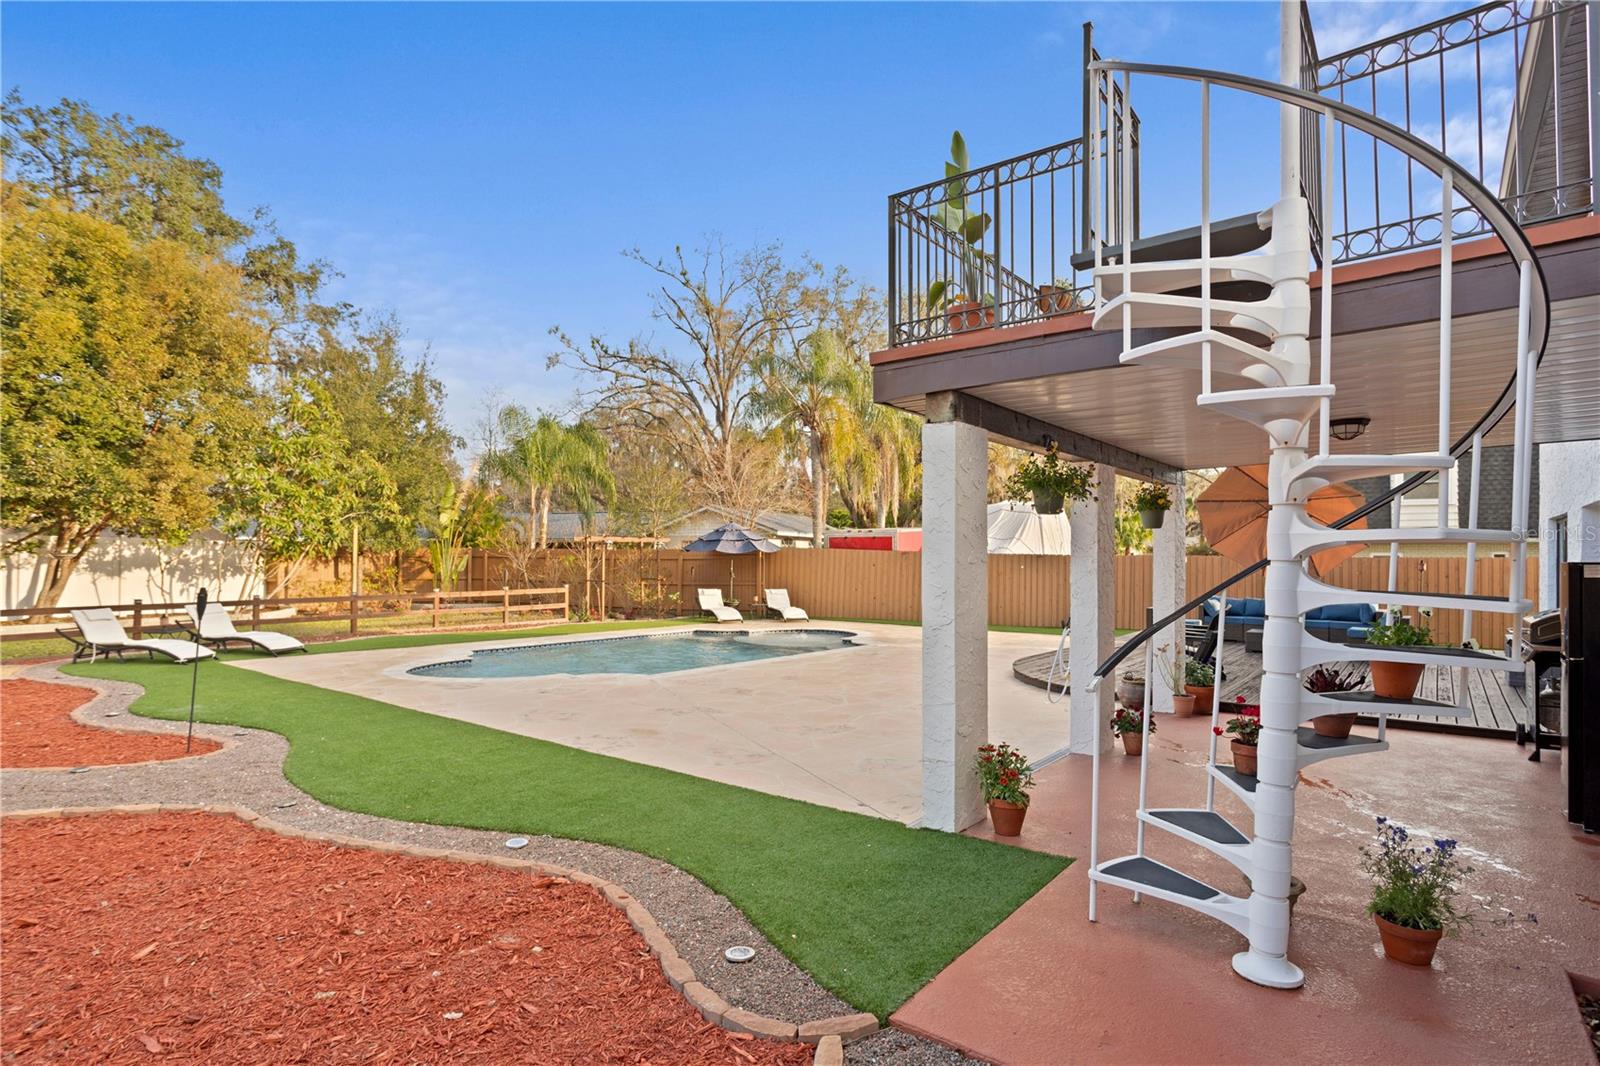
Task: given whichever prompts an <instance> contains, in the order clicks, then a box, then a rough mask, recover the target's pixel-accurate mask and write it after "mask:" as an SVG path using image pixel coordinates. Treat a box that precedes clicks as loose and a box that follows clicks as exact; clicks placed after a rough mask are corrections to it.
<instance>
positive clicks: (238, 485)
mask: <svg viewBox="0 0 1600 1066" xmlns="http://www.w3.org/2000/svg"><path fill="white" fill-rule="evenodd" d="M223 501H224V512H223V514H224V528H225V529H226V530H227V531H228V532H230V533H233V534H235V535H237V536H241V537H247V538H249V539H250V540H251V542H252V544H253V545H254V549H255V552H256V556H257V559H258V561H259V562H260V563H262V564H276V565H277V567H278V575H277V581H276V582H275V583H274V586H273V587H272V588H271V589H270V590H269V591H268V595H269V596H275V595H277V594H278V593H279V592H281V591H282V590H283V588H284V587H285V586H287V585H288V583H289V582H290V581H291V580H292V579H293V578H294V576H295V574H296V573H298V572H299V570H300V568H301V567H302V566H303V565H304V564H305V562H306V561H307V560H308V559H326V558H329V557H331V556H332V555H334V554H335V553H337V552H338V551H339V550H340V549H341V548H342V547H344V546H345V545H346V544H348V543H350V540H351V533H352V530H353V527H354V526H355V524H356V523H357V522H360V523H362V524H363V525H367V524H369V523H370V524H373V525H382V524H383V523H384V522H388V521H393V519H394V517H395V513H396V510H397V507H396V503H395V489H394V482H393V480H392V479H391V478H390V477H389V475H388V472H387V471H386V470H384V469H383V467H382V466H381V465H379V464H378V463H377V462H376V461H374V460H373V459H372V457H371V456H369V455H367V454H365V453H364V452H360V451H355V450H352V449H351V447H350V442H349V440H348V439H347V438H346V437H345V435H344V432H343V428H342V427H341V426H340V424H339V419H338V416H337V414H336V413H335V412H334V410H333V407H332V405H331V404H329V403H328V401H327V397H326V396H325V395H324V394H323V392H322V389H321V387H320V386H318V385H317V384H315V383H314V382H308V381H296V380H289V381H286V382H284V383H283V385H282V387H280V388H279V389H278V391H277V394H276V395H275V397H274V398H273V405H272V410H271V413H270V416H269V417H268V418H267V420H266V424H265V426H264V427H263V429H262V430H261V431H260V432H258V433H257V434H256V435H255V437H254V443H253V447H252V448H250V449H248V450H247V451H245V452H244V453H243V454H242V455H241V457H240V461H239V462H238V463H237V465H236V466H235V468H234V469H233V470H232V471H231V472H230V473H229V476H228V478H227V481H226V482H225V485H224V489H223Z"/></svg>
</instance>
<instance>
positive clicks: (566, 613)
mask: <svg viewBox="0 0 1600 1066" xmlns="http://www.w3.org/2000/svg"><path fill="white" fill-rule="evenodd" d="M568 592H569V590H568V588H567V586H565V585H562V586H561V620H562V621H563V622H570V621H572V604H571V603H570V602H569V597H568Z"/></svg>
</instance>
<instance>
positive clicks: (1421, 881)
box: [1361, 817, 1472, 933]
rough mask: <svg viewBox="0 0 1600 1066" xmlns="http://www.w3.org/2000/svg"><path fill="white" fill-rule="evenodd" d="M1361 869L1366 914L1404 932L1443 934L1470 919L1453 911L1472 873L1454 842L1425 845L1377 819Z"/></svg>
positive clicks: (1403, 829) (1395, 824)
mask: <svg viewBox="0 0 1600 1066" xmlns="http://www.w3.org/2000/svg"><path fill="white" fill-rule="evenodd" d="M1361 868H1362V869H1363V870H1365V871H1366V872H1367V874H1368V875H1370V876H1371V878H1372V902H1370V903H1368V904H1367V913H1368V914H1373V915H1377V916H1378V917H1380V918H1384V919H1387V920H1388V921H1391V922H1393V923H1395V924H1396V925H1403V926H1405V927H1406V928H1408V929H1426V930H1432V929H1440V930H1443V931H1444V932H1446V933H1453V932H1455V931H1457V930H1458V929H1459V928H1460V927H1461V926H1463V925H1465V924H1466V923H1467V922H1468V921H1470V920H1471V916H1470V915H1467V914H1465V913H1463V912H1462V911H1461V910H1460V909H1459V908H1458V907H1457V905H1456V895H1457V893H1458V892H1459V891H1460V884H1461V880H1462V879H1463V878H1464V877H1466V875H1467V874H1470V873H1471V872H1472V868H1471V867H1470V866H1467V865H1466V864H1465V863H1464V862H1462V860H1461V854H1460V848H1459V846H1458V845H1457V843H1456V842H1455V841H1454V840H1446V839H1439V840H1434V841H1433V842H1432V843H1431V844H1429V843H1427V842H1426V841H1423V840H1419V839H1416V838H1414V837H1412V835H1411V834H1410V832H1408V831H1407V830H1406V827H1405V826H1403V825H1400V824H1399V823H1398V822H1392V821H1390V820H1389V819H1387V818H1382V817H1380V818H1379V819H1378V841H1377V844H1376V846H1373V847H1364V848H1362V849H1361Z"/></svg>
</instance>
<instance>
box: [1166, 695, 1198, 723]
mask: <svg viewBox="0 0 1600 1066" xmlns="http://www.w3.org/2000/svg"><path fill="white" fill-rule="evenodd" d="M1194 708H1195V698H1194V697H1193V696H1191V695H1189V694H1188V693H1187V692H1184V693H1174V694H1173V696H1172V714H1173V716H1174V717H1177V718H1188V717H1190V716H1191V715H1193V714H1194Z"/></svg>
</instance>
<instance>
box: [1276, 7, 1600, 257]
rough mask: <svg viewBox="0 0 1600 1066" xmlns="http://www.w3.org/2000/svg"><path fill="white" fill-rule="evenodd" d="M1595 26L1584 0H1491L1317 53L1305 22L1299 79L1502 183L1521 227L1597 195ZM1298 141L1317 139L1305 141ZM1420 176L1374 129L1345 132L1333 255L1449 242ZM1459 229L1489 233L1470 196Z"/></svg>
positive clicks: (1461, 233) (1575, 208)
mask: <svg viewBox="0 0 1600 1066" xmlns="http://www.w3.org/2000/svg"><path fill="white" fill-rule="evenodd" d="M1594 23H1595V16H1594V13H1593V12H1592V11H1586V5H1585V4H1583V3H1582V2H1581V0H1555V2H1550V0H1494V2H1491V3H1487V4H1483V5H1481V6H1479V7H1475V8H1472V9H1471V10H1468V11H1462V12H1460V13H1458V14H1455V15H1451V16H1448V17H1446V18H1442V19H1438V20H1436V21H1434V22H1430V23H1427V24H1426V25H1423V26H1418V27H1415V28H1414V29H1409V30H1405V31H1404V32H1401V33H1397V34H1394V35H1392V36H1389V37H1384V38H1382V39H1380V40H1376V41H1372V42H1370V43H1368V44H1364V45H1361V46H1360V47H1358V48H1352V49H1349V50H1348V51H1344V52H1340V53H1339V54H1337V55H1332V56H1326V57H1321V58H1319V57H1318V56H1317V54H1316V46H1315V43H1314V41H1313V40H1312V39H1311V38H1310V36H1309V23H1307V29H1308V33H1307V38H1306V51H1305V54H1304V56H1303V70H1302V88H1306V89H1309V90H1312V91H1315V92H1318V93H1321V94H1322V95H1325V96H1329V97H1332V98H1334V99H1337V100H1339V101H1341V102H1343V103H1348V104H1351V105H1352V106H1355V107H1359V108H1361V109H1362V110H1364V111H1368V112H1370V113H1371V114H1374V115H1377V116H1378V117H1380V118H1383V119H1386V120H1387V121H1389V122H1392V123H1393V124H1395V125H1397V126H1399V127H1401V128H1402V129H1404V130H1405V131H1406V132H1407V133H1411V134H1414V135H1416V136H1417V137H1420V138H1421V139H1423V140H1425V141H1427V142H1429V143H1430V144H1432V145H1434V146H1435V147H1437V148H1438V149H1439V150H1440V151H1442V152H1444V153H1445V154H1446V155H1448V156H1450V157H1451V158H1452V159H1454V160H1455V161H1456V162H1458V163H1459V164H1461V165H1462V166H1463V167H1464V168H1465V169H1467V170H1470V171H1471V172H1472V174H1473V176H1474V177H1476V178H1477V179H1478V180H1479V181H1481V182H1483V183H1484V184H1485V185H1487V186H1489V187H1490V188H1491V189H1494V188H1498V190H1499V193H1500V198H1501V200H1502V202H1504V203H1505V204H1506V205H1507V206H1508V207H1509V208H1511V210H1512V213H1513V215H1514V216H1515V217H1516V219H1517V221H1518V223H1520V224H1523V225H1526V224H1528V223H1535V222H1544V221H1548V220H1551V219H1555V218H1561V217H1564V216H1567V215H1573V214H1579V213H1582V212H1585V211H1588V210H1590V209H1591V208H1592V206H1593V204H1594V202H1595V198H1594V186H1593V177H1594V166H1593V152H1594V145H1593V143H1592V134H1591V131H1590V123H1589V116H1588V114H1587V109H1586V107H1585V106H1584V99H1583V94H1584V92H1585V91H1586V90H1585V86H1586V79H1585V76H1584V72H1585V69H1586V67H1587V65H1588V62H1589V59H1588V57H1589V55H1590V53H1591V51H1592V49H1591V47H1590V42H1589V41H1588V35H1589V34H1590V33H1591V32H1592V31H1593V26H1594ZM1302 150H1303V151H1306V152H1309V151H1312V150H1313V146H1311V145H1310V144H1305V143H1304V140H1303V149H1302ZM1418 177H1419V175H1418V173H1417V167H1416V164H1415V163H1414V162H1413V161H1411V160H1408V159H1406V158H1404V157H1403V156H1401V155H1400V154H1399V153H1397V152H1391V151H1388V150H1387V149H1384V148H1383V147H1382V146H1381V145H1380V144H1379V142H1378V141H1377V140H1376V139H1375V138H1370V137H1365V136H1363V135H1361V134H1359V133H1357V132H1355V131H1353V130H1351V131H1345V132H1342V133H1341V135H1340V144H1339V145H1338V162H1337V164H1336V172H1335V174H1334V183H1335V189H1334V196H1333V201H1334V207H1335V212H1336V217H1335V219H1334V222H1333V225H1334V239H1333V249H1334V261H1335V262H1340V263H1342V262H1349V261H1351V260H1357V259H1368V258H1371V257H1373V256H1380V255H1389V254H1392V253H1394V252H1400V251H1406V250H1408V249H1412V248H1421V247H1427V246H1429V245H1432V244H1437V243H1438V242H1439V239H1440V234H1441V232H1442V229H1443V223H1442V221H1441V218H1440V207H1439V203H1438V200H1437V194H1436V192H1435V191H1433V190H1432V189H1431V184H1432V183H1431V182H1428V181H1426V180H1424V181H1422V182H1421V183H1420V188H1419V181H1418ZM1424 189H1426V190H1428V191H1427V192H1424V191H1422V190H1424ZM1311 202H1312V203H1313V204H1316V203H1318V202H1319V198H1312V199H1311ZM1318 221H1319V222H1320V220H1318ZM1451 229H1452V232H1453V233H1454V235H1455V237H1457V238H1463V237H1474V236H1479V235H1482V234H1486V233H1488V232H1489V226H1488V224H1487V223H1486V222H1485V220H1484V219H1483V217H1482V216H1481V215H1480V214H1479V213H1478V212H1477V211H1476V210H1474V209H1473V208H1471V207H1466V206H1457V207H1456V208H1455V209H1454V210H1453V211H1452V218H1451Z"/></svg>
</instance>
